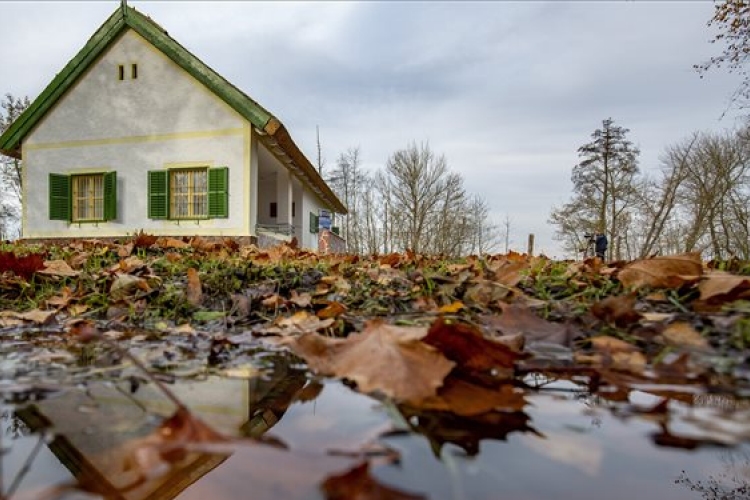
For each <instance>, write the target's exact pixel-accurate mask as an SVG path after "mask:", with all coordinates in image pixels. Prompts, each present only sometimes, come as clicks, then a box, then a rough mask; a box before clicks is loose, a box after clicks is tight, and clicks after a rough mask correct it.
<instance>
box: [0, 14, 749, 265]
mask: <svg viewBox="0 0 750 500" xmlns="http://www.w3.org/2000/svg"><path fill="white" fill-rule="evenodd" d="M130 3H131V5H134V6H135V7H136V8H138V9H139V10H141V11H142V12H145V13H146V14H148V15H150V16H151V17H152V18H154V19H155V20H156V21H157V22H158V23H159V24H161V25H162V26H163V27H165V28H166V29H167V30H168V31H169V33H170V34H171V35H172V36H174V37H175V38H176V39H177V40H178V41H180V42H181V43H182V44H183V45H185V46H186V47H187V48H188V49H189V50H191V51H192V52H194V53H195V54H196V55H197V56H198V57H200V58H201V59H203V60H204V61H205V62H206V63H207V64H209V65H210V66H212V67H213V68H214V69H216V70H217V71H218V72H219V73H221V74H222V75H223V76H225V77H226V78H227V79H228V80H230V81H231V82H233V83H234V84H236V85H237V86H238V87H240V88H242V89H243V90H245V91H246V92H247V93H248V94H249V95H250V96H252V97H253V98H255V99H256V100H257V101H258V102H260V103H261V104H262V105H263V106H264V107H266V108H267V109H269V110H270V111H271V112H272V113H274V114H276V115H277V116H279V117H280V118H281V119H282V121H284V123H285V124H286V125H287V127H288V128H289V129H290V131H291V132H292V134H293V136H294V137H295V139H296V141H297V142H298V144H299V145H300V147H301V148H302V150H303V151H304V152H305V153H306V154H307V155H308V157H310V158H314V157H315V156H316V133H315V128H316V126H320V131H321V140H322V146H323V149H324V156H325V157H326V159H327V163H328V164H329V165H331V164H333V163H334V162H335V159H336V157H337V156H338V154H339V153H341V152H343V151H345V150H346V149H347V148H349V147H353V146H357V145H359V146H360V147H361V151H362V159H363V161H364V164H365V165H366V166H368V167H370V168H377V167H379V166H382V165H383V164H384V163H385V161H386V160H387V158H388V156H389V154H391V153H393V152H394V151H396V150H398V149H400V148H403V147H405V146H407V145H408V143H409V142H410V141H429V142H430V145H431V147H432V148H433V149H434V150H435V151H436V152H439V153H444V154H445V155H446V157H447V159H448V161H449V164H450V165H451V167H452V168H453V169H454V170H456V171H458V172H460V173H461V174H462V175H463V176H464V178H465V182H466V185H467V187H468V188H469V189H471V190H472V191H473V192H477V193H479V194H481V195H482V196H483V197H485V198H486V199H487V200H488V202H489V203H490V206H491V209H492V211H493V213H494V214H496V216H497V217H499V218H502V217H504V216H505V214H508V215H509V216H510V217H511V218H512V219H513V221H514V226H515V227H514V228H513V231H514V234H513V237H512V239H513V240H514V241H516V242H517V245H518V246H517V249H521V250H523V249H524V245H525V242H526V235H527V234H528V233H531V232H533V233H535V234H536V236H537V248H544V249H545V250H546V251H547V252H548V253H550V254H557V255H561V254H560V251H559V248H558V243H557V242H556V241H554V240H553V239H552V235H553V228H551V227H549V226H548V225H547V222H546V221H547V218H548V215H549V212H550V209H551V208H552V205H555V204H557V205H559V204H561V203H563V202H564V201H566V200H567V199H568V198H569V196H570V188H571V184H570V181H569V178H570V170H571V168H572V167H573V165H575V163H576V162H577V160H578V157H577V153H576V150H577V148H578V147H579V146H580V145H581V144H583V143H585V142H587V141H588V140H589V139H590V135H591V133H592V132H593V131H594V130H595V129H596V128H597V127H599V126H600V125H601V121H602V120H603V119H605V118H607V117H612V118H614V120H615V122H616V123H617V124H618V125H622V126H624V127H627V128H629V129H630V130H631V132H630V134H629V135H630V139H631V140H633V142H635V143H636V144H637V145H638V146H639V147H640V148H641V151H642V155H641V166H642V168H643V169H652V168H656V166H658V157H659V155H660V154H661V152H662V150H663V149H664V148H665V147H666V146H667V145H669V144H673V143H674V142H676V141H679V140H680V139H682V138H683V137H685V136H687V135H688V134H690V133H691V132H692V131H694V130H721V129H724V128H728V127H732V126H733V125H734V124H735V122H734V121H732V119H731V118H725V119H724V120H721V121H719V117H720V116H721V114H722V113H723V112H724V111H725V110H726V107H727V103H728V101H727V98H728V95H729V94H730V93H731V91H732V90H733V89H734V88H735V87H736V85H737V83H738V82H739V80H738V78H737V77H736V76H733V75H728V74H725V73H722V72H721V71H716V72H712V73H710V74H708V75H707V76H706V77H705V78H703V79H701V78H699V77H698V75H697V74H696V73H695V71H694V70H693V68H692V67H693V65H694V64H697V63H700V62H703V61H705V60H707V59H708V58H709V57H710V56H711V55H712V54H715V53H716V51H718V50H719V49H720V47H718V46H716V45H712V44H709V43H708V40H710V39H711V38H712V32H711V31H710V30H709V28H707V26H706V22H707V21H708V19H709V18H710V16H711V14H712V12H713V5H712V4H711V3H710V2H682V3H673V2H598V3H596V2H545V3H539V2H529V3H522V2H269V3H262V2H185V3H181V2H145V1H144V2H140V1H138V2H136V1H131V2H130ZM113 10H114V8H113V4H112V3H97V2H90V3H62V2H60V3H55V2H47V3H35V2H25V3H8V2H4V3H2V2H0V15H2V16H3V18H5V19H13V20H14V22H11V23H7V26H6V28H5V33H4V36H5V39H6V40H13V43H12V44H7V43H6V44H3V45H2V46H0V59H1V60H2V61H3V62H4V64H3V65H2V67H0V81H2V82H3V84H4V86H5V87H4V88H2V89H0V91H2V92H6V91H8V92H12V93H14V94H18V95H21V94H29V95H32V96H33V95H36V94H37V93H38V92H40V91H41V89H42V88H43V86H44V85H45V84H46V83H47V82H48V81H49V80H50V79H51V78H52V76H54V74H55V73H56V72H57V71H59V70H60V69H61V68H62V66H63V64H64V63H65V62H66V61H67V60H68V59H70V57H72V56H73V55H74V54H75V52H76V51H77V50H78V49H79V48H80V47H82V46H83V44H84V43H85V42H86V40H87V38H88V37H89V36H90V34H91V33H93V31H94V30H95V29H96V28H97V27H98V26H99V25H100V24H101V23H102V22H103V21H104V19H106V17H107V16H108V15H109V14H110V13H111V12H112V11H113ZM46 33H54V34H55V36H54V37H48V36H46V35H43V34H46Z"/></svg>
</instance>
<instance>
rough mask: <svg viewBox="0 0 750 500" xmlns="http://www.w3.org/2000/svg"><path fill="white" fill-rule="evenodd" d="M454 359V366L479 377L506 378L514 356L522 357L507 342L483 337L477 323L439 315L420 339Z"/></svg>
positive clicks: (510, 375)
mask: <svg viewBox="0 0 750 500" xmlns="http://www.w3.org/2000/svg"><path fill="white" fill-rule="evenodd" d="M422 341H423V342H425V343H426V344H429V345H431V346H434V347H436V348H437V349H438V350H440V352H442V353H443V354H444V355H445V357H447V358H448V359H450V360H452V361H455V362H456V363H457V365H458V366H457V370H459V372H461V373H464V374H466V375H468V376H469V377H479V378H481V379H482V380H485V379H488V378H489V379H491V380H495V381H497V380H507V379H509V378H511V377H512V376H513V367H514V363H515V361H516V360H517V359H520V358H521V357H523V356H522V355H521V354H519V353H516V352H514V351H513V350H512V349H510V348H509V347H508V346H506V345H503V344H500V343H498V342H494V341H492V340H489V339H486V338H485V337H484V336H483V335H482V332H480V331H479V330H478V329H477V328H476V327H473V326H471V325H468V324H465V323H458V322H454V321H449V320H447V319H444V318H438V319H437V320H436V321H435V322H434V323H432V326H430V330H429V332H428V333H427V336H426V337H425V338H424V339H423V340H422Z"/></svg>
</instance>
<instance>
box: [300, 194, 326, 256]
mask: <svg viewBox="0 0 750 500" xmlns="http://www.w3.org/2000/svg"><path fill="white" fill-rule="evenodd" d="M321 208H322V205H321V203H320V201H318V199H317V197H315V196H314V195H313V194H312V193H311V192H310V191H305V192H304V193H303V194H302V213H301V215H302V241H301V244H302V246H303V247H304V248H314V249H317V248H318V234H317V233H311V232H310V212H313V213H314V214H316V215H317V214H319V213H320V209H321Z"/></svg>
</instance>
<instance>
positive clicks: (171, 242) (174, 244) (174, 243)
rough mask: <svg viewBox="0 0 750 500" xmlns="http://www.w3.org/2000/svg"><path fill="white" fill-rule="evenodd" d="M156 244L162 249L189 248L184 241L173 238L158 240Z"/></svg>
mask: <svg viewBox="0 0 750 500" xmlns="http://www.w3.org/2000/svg"><path fill="white" fill-rule="evenodd" d="M157 243H158V244H159V246H161V247H162V248H175V249H185V248H190V243H185V242H184V241H182V240H177V239H175V238H159V240H158V241H157Z"/></svg>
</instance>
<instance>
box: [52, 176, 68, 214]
mask: <svg viewBox="0 0 750 500" xmlns="http://www.w3.org/2000/svg"><path fill="white" fill-rule="evenodd" d="M49 218H50V220H66V221H69V220H70V176H67V175H62V174H49Z"/></svg>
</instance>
